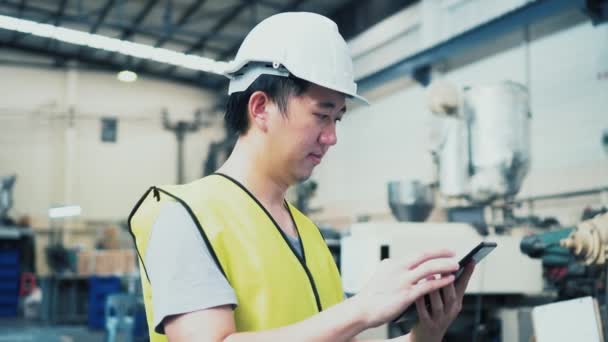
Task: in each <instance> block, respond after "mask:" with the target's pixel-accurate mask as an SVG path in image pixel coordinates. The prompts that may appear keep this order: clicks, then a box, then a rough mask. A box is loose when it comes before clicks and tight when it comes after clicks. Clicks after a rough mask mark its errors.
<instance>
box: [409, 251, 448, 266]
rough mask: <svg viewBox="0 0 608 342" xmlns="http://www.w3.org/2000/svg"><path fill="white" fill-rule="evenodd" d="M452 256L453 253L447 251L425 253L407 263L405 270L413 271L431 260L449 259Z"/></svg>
mask: <svg viewBox="0 0 608 342" xmlns="http://www.w3.org/2000/svg"><path fill="white" fill-rule="evenodd" d="M453 256H454V252H452V251H450V250H448V249H439V250H435V251H429V252H425V253H422V255H420V256H418V257H417V258H416V259H414V260H413V261H410V262H408V263H407V269H408V270H413V269H414V268H416V267H418V266H419V265H421V264H423V263H425V262H427V261H429V260H432V259H438V258H451V257H453Z"/></svg>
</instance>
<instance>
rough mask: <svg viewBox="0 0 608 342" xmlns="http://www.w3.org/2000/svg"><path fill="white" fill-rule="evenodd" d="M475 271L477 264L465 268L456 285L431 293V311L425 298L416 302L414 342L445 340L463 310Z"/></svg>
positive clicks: (452, 284)
mask: <svg viewBox="0 0 608 342" xmlns="http://www.w3.org/2000/svg"><path fill="white" fill-rule="evenodd" d="M474 269H475V264H474V263H470V264H469V265H467V266H466V267H465V269H464V272H463V273H462V276H461V277H460V278H459V279H458V281H457V282H456V284H454V283H451V284H450V285H448V286H446V287H444V288H442V289H439V290H436V291H434V292H431V293H430V294H429V297H430V302H431V310H428V308H427V305H426V304H425V299H424V296H422V297H420V298H418V299H417V300H416V310H417V311H418V323H417V324H416V325H415V326H414V328H413V329H412V334H411V340H412V341H416V342H421V341H425V342H435V341H437V342H439V341H441V340H442V339H443V336H444V335H445V333H446V331H447V330H448V327H449V326H450V324H452V321H454V319H455V318H456V316H458V314H459V313H460V310H461V309H462V298H463V297H464V291H465V289H466V288H467V285H468V283H469V279H471V275H472V274H473V270H474ZM440 291H441V293H440ZM442 297H443V298H442Z"/></svg>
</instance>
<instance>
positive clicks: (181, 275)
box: [144, 203, 302, 334]
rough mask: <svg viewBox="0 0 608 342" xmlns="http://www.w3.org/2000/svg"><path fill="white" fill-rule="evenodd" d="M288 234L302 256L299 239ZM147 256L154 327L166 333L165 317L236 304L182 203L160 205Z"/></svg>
mask: <svg viewBox="0 0 608 342" xmlns="http://www.w3.org/2000/svg"><path fill="white" fill-rule="evenodd" d="M287 237H288V240H289V242H290V244H291V246H292V247H293V249H294V250H295V251H296V253H297V254H298V256H300V257H301V255H302V250H301V247H300V241H299V239H298V238H297V237H295V238H294V237H290V236H287ZM144 259H145V264H146V269H147V271H148V276H149V277H150V284H151V286H152V293H153V294H154V295H153V296H152V304H153V305H154V330H155V331H156V332H158V333H161V334H164V331H165V329H164V326H163V321H164V319H165V318H167V317H168V316H171V315H178V314H183V313H188V312H193V311H198V310H204V309H209V308H212V307H216V306H221V305H233V306H234V305H237V300H236V294H235V293H234V289H233V288H232V287H231V286H230V284H229V283H228V281H227V280H226V278H225V277H224V275H223V274H222V272H221V271H220V269H219V268H218V267H217V265H216V264H215V261H214V260H213V258H212V257H211V254H210V252H209V250H208V249H207V245H206V244H205V242H204V241H203V238H202V237H201V234H200V233H199V231H198V227H197V226H196V225H195V223H194V222H193V221H192V218H191V217H190V215H189V214H188V212H187V211H186V209H185V208H184V207H183V206H182V205H181V204H179V203H167V204H165V205H164V207H162V208H161V211H160V213H159V216H158V218H157V219H156V222H155V223H154V226H153V227H152V231H151V233H150V240H149V242H148V248H147V250H146V255H145V256H144Z"/></svg>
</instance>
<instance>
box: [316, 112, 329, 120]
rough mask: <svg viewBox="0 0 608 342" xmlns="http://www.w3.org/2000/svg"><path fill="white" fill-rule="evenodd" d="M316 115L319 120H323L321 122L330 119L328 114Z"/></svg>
mask: <svg viewBox="0 0 608 342" xmlns="http://www.w3.org/2000/svg"><path fill="white" fill-rule="evenodd" d="M315 115H316V116H317V117H318V118H319V119H321V120H327V119H329V115H327V114H320V113H317V114H315Z"/></svg>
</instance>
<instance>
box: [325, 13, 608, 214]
mask: <svg viewBox="0 0 608 342" xmlns="http://www.w3.org/2000/svg"><path fill="white" fill-rule="evenodd" d="M571 22H572V18H562V19H560V20H557V21H555V20H553V21H551V22H550V23H549V24H546V23H545V24H543V25H550V26H552V28H553V29H555V28H559V27H560V25H562V26H564V25H567V23H571ZM402 25H403V26H408V23H403V24H402ZM546 29H547V28H546V27H532V28H531V32H532V37H533V38H534V39H533V40H532V42H531V43H529V44H528V43H525V41H524V39H523V37H524V34H523V32H519V33H517V35H519V36H520V44H519V45H516V46H515V47H511V48H509V49H508V50H505V51H502V52H500V53H498V54H493V55H489V56H486V57H484V58H483V59H480V60H476V61H469V62H468V63H462V62H460V63H452V65H451V64H450V61H448V63H447V67H448V70H447V72H446V73H445V74H444V76H443V77H445V78H446V79H447V80H450V81H452V82H454V83H456V84H458V85H460V86H465V85H482V84H487V83H493V82H499V81H502V80H513V81H516V82H521V83H524V84H526V83H527V80H528V79H529V84H528V87H529V92H530V95H531V108H532V113H533V118H532V122H531V135H532V142H531V144H532V146H531V150H532V151H531V153H532V166H531V170H530V172H529V174H528V176H527V178H526V180H525V182H524V184H523V188H522V190H521V192H520V196H532V195H540V194H550V193H557V192H562V191H573V190H581V189H587V188H592V187H596V186H600V185H603V186H607V185H608V155H607V154H606V153H605V152H604V151H603V150H602V147H601V135H602V132H603V131H604V130H606V129H608V79H606V77H600V75H601V74H602V73H606V71H608V25H603V26H597V27H593V26H592V25H591V23H590V22H588V21H585V22H580V23H579V24H576V25H575V26H571V25H567V26H565V27H564V28H561V29H559V30H557V31H556V32H554V33H552V34H550V35H544V36H541V35H537V36H536V37H535V36H534V32H541V31H542V32H546V31H547V30H546ZM549 31H551V30H549ZM554 31H555V30H554ZM414 34H417V33H416V32H414ZM511 39H512V38H511ZM402 40H403V39H402ZM387 50H389V49H387ZM391 58H392V56H387V59H389V60H390V59H391ZM381 59H382V58H381V56H376V58H375V60H381ZM395 84H396V85H397V86H401V88H400V89H398V90H392V91H391V90H389V91H384V93H385V94H384V95H381V96H375V98H374V99H373V104H372V106H370V107H367V108H357V109H355V110H353V111H351V112H350V113H348V114H347V115H346V117H345V119H344V120H343V121H342V122H341V123H340V125H341V127H340V129H339V132H338V134H339V137H338V145H337V146H336V147H335V148H334V149H333V150H332V151H330V154H329V155H328V158H327V161H325V162H324V164H323V165H321V166H320V167H319V169H318V170H317V172H316V173H315V176H314V177H315V179H316V180H317V181H318V182H319V190H318V192H317V197H316V198H315V199H314V200H313V206H317V207H323V208H324V211H323V212H322V213H320V214H318V215H317V218H318V219H319V220H321V221H328V222H338V221H340V220H337V218H341V219H342V222H344V220H345V218H350V219H351V220H352V219H355V218H357V217H358V216H361V215H365V214H367V215H372V216H376V217H382V215H384V216H388V213H389V208H388V203H387V190H386V187H387V186H386V183H387V182H388V181H390V180H395V179H421V180H424V181H428V180H430V179H431V178H432V169H431V162H430V156H429V154H428V152H427V150H428V145H427V136H428V132H429V131H428V125H429V117H430V112H429V110H428V109H427V106H426V97H425V95H426V94H425V92H424V89H423V88H422V87H421V86H418V85H412V83H411V82H407V81H404V80H403V79H400V80H397V81H396V82H395ZM392 87H393V88H394V86H392ZM378 92H379V93H382V91H378ZM387 92H388V95H386V93H387ZM590 200H591V202H586V203H581V202H580V200H579V201H578V202H577V203H576V205H577V207H576V208H574V209H573V208H571V207H570V208H568V210H565V211H564V210H562V209H565V208H562V207H560V206H561V205H564V204H559V203H556V202H555V201H554V202H552V203H550V205H551V206H552V207H551V208H546V209H547V210H545V211H542V205H540V207H541V212H543V213H546V214H552V215H556V216H558V217H559V218H561V219H562V220H563V221H565V222H568V223H570V222H576V218H577V216H578V215H580V209H581V208H582V207H583V206H584V205H585V204H589V203H592V202H593V201H596V203H597V200H598V199H597V198H591V199H590ZM537 209H538V208H537ZM560 215H561V216H560Z"/></svg>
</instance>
